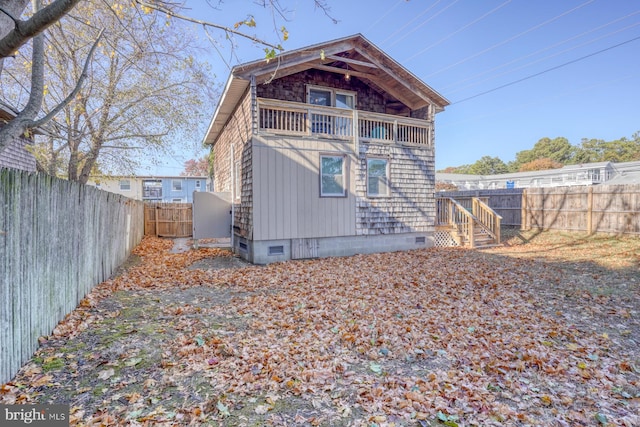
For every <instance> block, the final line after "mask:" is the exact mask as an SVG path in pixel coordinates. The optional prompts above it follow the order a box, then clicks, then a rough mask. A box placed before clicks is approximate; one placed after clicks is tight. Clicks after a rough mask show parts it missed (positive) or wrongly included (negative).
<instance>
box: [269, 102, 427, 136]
mask: <svg viewBox="0 0 640 427" xmlns="http://www.w3.org/2000/svg"><path fill="white" fill-rule="evenodd" d="M258 131H259V132H266V133H273V134H278V135H291V136H320V137H327V138H333V139H344V140H353V139H354V138H356V137H357V138H358V141H359V142H378V143H387V144H406V145H416V146H422V147H431V146H432V140H431V134H432V131H433V122H431V121H427V120H420V119H414V118H409V117H403V116H394V115H390V114H380V113H371V112H368V111H360V110H349V109H343V108H334V107H324V106H319V105H311V104H303V103H298V102H288V101H280V100H274V99H266V98H258Z"/></svg>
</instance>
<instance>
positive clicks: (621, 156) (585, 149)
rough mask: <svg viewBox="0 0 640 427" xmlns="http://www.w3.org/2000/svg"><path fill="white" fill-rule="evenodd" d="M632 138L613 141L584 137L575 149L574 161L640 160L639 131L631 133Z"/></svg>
mask: <svg viewBox="0 0 640 427" xmlns="http://www.w3.org/2000/svg"><path fill="white" fill-rule="evenodd" d="M632 138H633V139H631V140H629V139H627V138H626V137H622V138H620V139H617V140H614V141H604V140H602V139H586V138H584V139H583V140H582V142H581V143H580V146H579V147H578V148H577V150H576V156H575V163H593V162H632V161H635V160H640V132H636V133H635V134H633V136H632Z"/></svg>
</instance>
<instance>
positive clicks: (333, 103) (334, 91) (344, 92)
mask: <svg viewBox="0 0 640 427" xmlns="http://www.w3.org/2000/svg"><path fill="white" fill-rule="evenodd" d="M312 89H315V90H321V91H324V92H331V107H332V108H340V107H336V94H342V95H351V96H353V109H354V110H355V109H356V105H358V93H357V92H355V91H352V90H345V89H338V88H334V87H327V86H318V85H307V104H311V103H310V102H309V98H310V92H311V90H312ZM311 105H313V104H311Z"/></svg>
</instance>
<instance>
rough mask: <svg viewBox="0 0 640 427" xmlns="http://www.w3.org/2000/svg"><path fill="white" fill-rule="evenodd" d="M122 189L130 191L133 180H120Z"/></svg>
mask: <svg viewBox="0 0 640 427" xmlns="http://www.w3.org/2000/svg"><path fill="white" fill-rule="evenodd" d="M120 190H122V191H130V190H131V180H129V179H121V180H120Z"/></svg>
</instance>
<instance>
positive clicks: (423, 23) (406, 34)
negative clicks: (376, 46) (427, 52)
mask: <svg viewBox="0 0 640 427" xmlns="http://www.w3.org/2000/svg"><path fill="white" fill-rule="evenodd" d="M459 1H460V0H454V1H453V2H452V3H449V4H448V5H447V6H446V7H444V8H442V9H440V10H439V11H437V12H436V13H434V14H433V15H432V16H430V17H429V18H428V19H426V20H424V21H422V22H421V23H420V25H416V26H415V27H414V28H413V29H412V30H411V31H407V32H406V33H405V34H404V35H403V36H402V37H400V38H399V39H398V40H396V41H394V42H393V43H391V45H389V47H391V46H393V45H395V44H396V43H399V42H400V41H401V40H403V39H405V38H407V37H409V35H410V34H411V33H413V32H415V31H418V28H420V27H422V26H424V25H426V24H427V23H428V22H429V21H431V20H433V19H435V18H436V17H437V16H439V15H441V14H443V13H444V12H445V11H446V10H447V9H449V8H450V7H451V6H453V5H454V4H456V3H458V2H459Z"/></svg>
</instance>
